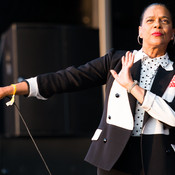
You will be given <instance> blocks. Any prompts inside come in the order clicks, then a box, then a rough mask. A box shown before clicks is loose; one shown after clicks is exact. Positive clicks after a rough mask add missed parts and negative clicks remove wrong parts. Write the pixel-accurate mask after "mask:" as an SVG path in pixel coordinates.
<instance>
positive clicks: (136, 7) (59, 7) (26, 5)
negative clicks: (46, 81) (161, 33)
mask: <svg viewBox="0 0 175 175" xmlns="http://www.w3.org/2000/svg"><path fill="white" fill-rule="evenodd" d="M87 2H89V4H88V7H87V8H86V7H84V5H83V4H84V3H87ZM152 2H157V1H149V0H130V1H122V0H111V7H112V9H111V22H112V29H111V30H112V47H115V48H117V49H125V50H130V49H139V48H140V46H139V45H138V43H137V35H138V26H139V18H140V15H141V11H142V10H143V8H144V7H145V6H146V5H148V4H150V3H152ZM158 2H163V3H167V4H168V5H169V6H170V7H171V9H172V11H173V13H175V10H174V9H175V2H174V0H164V1H163V0H162V1H158ZM91 5H92V4H91V1H88V0H57V1H53V0H4V1H2V0H1V2H0V35H2V34H3V33H5V32H6V31H7V29H8V28H9V27H10V26H11V24H12V23H23V24H25V23H32V24H41V23H42V24H44V25H47V24H48V25H50V24H52V25H69V26H83V27H90V28H91V23H92V16H91ZM85 16H86V17H88V18H89V21H88V22H87V21H84V17H85ZM46 64H47V63H46ZM92 112H93V111H92ZM2 118H3V116H2V113H1V120H2ZM75 122H76V121H75ZM91 132H92V131H89V133H91ZM35 140H36V141H37V143H38V145H39V148H40V149H41V152H42V153H43V154H44V157H45V158H46V161H47V162H48V165H49V167H50V169H51V171H52V172H53V173H54V174H65V175H74V174H75V175H79V174H81V175H82V174H84V175H89V174H91V175H95V174H96V168H95V167H93V166H91V165H89V164H87V163H85V162H84V161H83V159H84V156H85V154H86V152H87V150H88V147H89V144H90V137H89V136H88V137H75V136H58V137H43V136H42V137H38V136H37V137H35ZM0 174H2V175H3V174H8V175H23V174H25V175H28V174H30V175H31V174H33V175H40V174H42V175H43V174H47V171H46V170H45V167H44V165H43V163H42V161H41V159H40V158H39V156H38V153H37V152H36V149H35V148H34V146H33V144H32V142H31V140H30V138H29V137H11V138H6V137H3V135H2V137H1V138H0Z"/></svg>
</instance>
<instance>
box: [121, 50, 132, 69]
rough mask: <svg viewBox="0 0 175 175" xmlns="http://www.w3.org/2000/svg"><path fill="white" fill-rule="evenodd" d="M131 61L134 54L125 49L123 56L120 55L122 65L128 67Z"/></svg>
mask: <svg viewBox="0 0 175 175" xmlns="http://www.w3.org/2000/svg"><path fill="white" fill-rule="evenodd" d="M133 63H134V55H133V54H132V52H130V51H127V52H126V54H125V56H123V57H122V65H123V66H127V67H129V68H130V67H131V66H132V65H133Z"/></svg>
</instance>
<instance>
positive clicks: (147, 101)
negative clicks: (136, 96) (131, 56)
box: [142, 91, 156, 111]
mask: <svg viewBox="0 0 175 175" xmlns="http://www.w3.org/2000/svg"><path fill="white" fill-rule="evenodd" d="M155 97H156V95H155V94H153V93H152V92H150V91H147V92H146V95H145V98H144V101H143V103H142V108H143V109H144V110H145V111H149V110H150V109H151V107H152V104H153V102H154V99H155Z"/></svg>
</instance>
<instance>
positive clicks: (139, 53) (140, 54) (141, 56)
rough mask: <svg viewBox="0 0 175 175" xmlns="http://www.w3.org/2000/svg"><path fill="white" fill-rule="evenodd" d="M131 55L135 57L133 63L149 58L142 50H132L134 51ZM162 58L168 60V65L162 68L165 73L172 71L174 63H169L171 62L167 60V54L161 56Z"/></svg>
mask: <svg viewBox="0 0 175 175" xmlns="http://www.w3.org/2000/svg"><path fill="white" fill-rule="evenodd" d="M133 54H134V55H135V57H134V63H135V62H137V61H139V60H140V59H142V60H143V59H144V58H145V57H147V58H149V56H148V55H147V54H145V53H144V52H143V51H142V49H140V50H134V51H133ZM162 57H167V58H168V64H167V66H166V67H164V69H165V70H166V71H171V70H173V63H174V62H173V61H171V60H170V59H169V56H168V53H166V54H165V55H163V56H162ZM157 58H160V57H157Z"/></svg>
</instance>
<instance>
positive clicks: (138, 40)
mask: <svg viewBox="0 0 175 175" xmlns="http://www.w3.org/2000/svg"><path fill="white" fill-rule="evenodd" d="M137 42H138V43H139V45H142V43H141V42H140V36H139V35H138V36H137Z"/></svg>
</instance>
